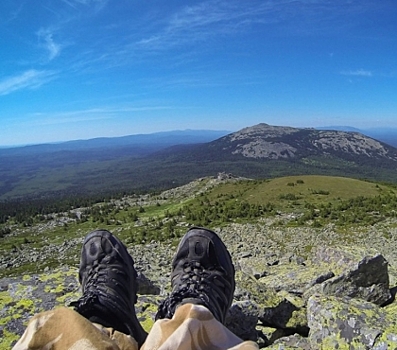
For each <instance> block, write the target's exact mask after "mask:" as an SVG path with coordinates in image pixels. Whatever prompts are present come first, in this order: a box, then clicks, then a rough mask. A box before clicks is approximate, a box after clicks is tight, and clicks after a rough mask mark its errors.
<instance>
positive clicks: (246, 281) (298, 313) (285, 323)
mask: <svg viewBox="0 0 397 350" xmlns="http://www.w3.org/2000/svg"><path fill="white" fill-rule="evenodd" d="M236 283H237V288H236V292H235V296H234V297H235V299H236V300H240V301H244V300H250V301H254V302H255V303H256V304H257V305H258V310H259V311H258V318H259V320H260V321H261V324H262V325H265V326H269V327H274V328H284V329H293V330H295V331H296V330H299V331H300V332H307V319H306V309H305V306H304V304H303V301H302V299H301V298H299V297H296V296H294V295H292V294H290V293H287V292H284V291H281V292H277V291H276V290H274V289H273V288H268V287H266V286H265V285H264V284H263V283H261V282H260V281H257V280H256V279H255V278H254V277H253V276H249V275H246V274H244V273H242V272H241V271H238V272H237V273H236Z"/></svg>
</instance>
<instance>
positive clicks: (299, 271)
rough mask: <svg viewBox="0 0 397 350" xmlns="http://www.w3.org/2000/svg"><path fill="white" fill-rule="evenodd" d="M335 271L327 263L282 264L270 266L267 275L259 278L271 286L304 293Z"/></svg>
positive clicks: (299, 293)
mask: <svg viewBox="0 0 397 350" xmlns="http://www.w3.org/2000/svg"><path fill="white" fill-rule="evenodd" d="M331 276H333V273H332V272H331V271H330V270H329V267H328V266H326V265H324V264H323V265H297V264H280V265H277V266H271V267H268V269H267V271H266V276H264V277H262V278H260V279H259V282H261V283H263V284H264V285H266V286H267V287H269V288H273V289H275V290H277V291H280V290H284V291H287V292H290V293H294V294H297V295H302V294H303V293H304V292H305V291H306V290H307V289H309V288H311V287H312V286H313V285H315V284H316V283H321V282H322V281H324V280H325V279H327V278H330V277H331Z"/></svg>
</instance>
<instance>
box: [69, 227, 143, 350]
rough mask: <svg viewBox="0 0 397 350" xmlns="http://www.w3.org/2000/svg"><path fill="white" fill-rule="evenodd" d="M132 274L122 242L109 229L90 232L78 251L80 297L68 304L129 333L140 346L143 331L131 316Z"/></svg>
mask: <svg viewBox="0 0 397 350" xmlns="http://www.w3.org/2000/svg"><path fill="white" fill-rule="evenodd" d="M136 276H137V273H136V271H135V268H134V261H133V260H132V257H131V256H130V254H129V253H128V252H127V249H126V248H125V246H124V245H123V243H121V241H120V240H119V239H118V238H117V237H115V236H113V235H112V234H111V233H110V232H109V231H105V230H98V231H93V232H91V233H90V234H88V235H87V237H86V238H85V240H84V244H83V248H82V251H81V261H80V270H79V281H80V283H81V286H82V290H83V296H82V297H81V298H80V299H79V300H77V301H74V302H72V303H71V304H70V306H74V308H75V311H77V312H78V313H79V314H81V315H82V316H84V317H85V318H87V319H88V320H90V321H91V322H95V323H99V324H101V325H102V326H105V327H111V328H114V329H116V330H118V331H119V332H122V333H124V334H129V335H131V336H132V337H133V338H134V339H135V340H136V341H137V342H138V344H139V346H141V345H142V344H143V342H144V341H145V339H146V336H147V333H146V332H145V331H144V330H143V328H142V327H141V325H140V324H139V322H138V319H137V318H136V315H135V307H134V304H135V303H136V302H137V295H136V290H137V285H136Z"/></svg>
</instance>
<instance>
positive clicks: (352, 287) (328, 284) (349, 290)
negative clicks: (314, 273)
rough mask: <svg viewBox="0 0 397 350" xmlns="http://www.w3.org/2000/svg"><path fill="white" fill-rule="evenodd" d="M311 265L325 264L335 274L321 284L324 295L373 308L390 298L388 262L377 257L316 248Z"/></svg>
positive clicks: (364, 252) (361, 253)
mask: <svg viewBox="0 0 397 350" xmlns="http://www.w3.org/2000/svg"><path fill="white" fill-rule="evenodd" d="M314 263H318V264H320V265H324V264H327V265H328V266H329V268H330V269H331V270H333V272H334V273H335V275H336V276H335V277H333V278H330V279H328V280H326V281H324V282H323V283H322V286H321V292H322V293H324V294H327V295H335V296H339V297H343V296H348V297H354V298H360V299H363V300H366V301H370V302H373V303H375V304H377V305H382V304H384V303H386V302H387V301H388V300H390V298H391V294H390V286H389V274H388V263H387V261H386V259H385V258H384V257H383V256H382V255H381V254H378V253H376V252H372V253H371V252H368V251H364V250H363V249H359V248H350V249H347V248H344V249H343V250H342V249H335V248H320V249H318V250H317V252H316V255H315V257H314Z"/></svg>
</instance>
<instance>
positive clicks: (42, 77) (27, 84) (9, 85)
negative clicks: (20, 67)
mask: <svg viewBox="0 0 397 350" xmlns="http://www.w3.org/2000/svg"><path fill="white" fill-rule="evenodd" d="M54 77H55V72H53V71H46V70H41V71H39V70H35V69H30V70H27V71H25V72H23V73H21V74H19V75H15V76H12V77H7V78H4V79H3V80H0V95H8V94H10V93H12V92H14V91H17V90H22V89H37V88H39V87H40V86H42V85H43V84H45V83H47V82H49V81H50V80H52V79H54Z"/></svg>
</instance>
